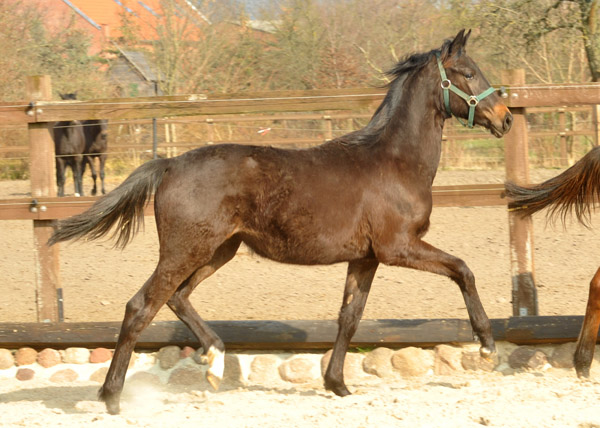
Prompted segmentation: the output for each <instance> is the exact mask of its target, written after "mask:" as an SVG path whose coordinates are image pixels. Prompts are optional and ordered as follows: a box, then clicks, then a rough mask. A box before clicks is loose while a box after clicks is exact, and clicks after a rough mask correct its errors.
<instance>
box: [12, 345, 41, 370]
mask: <svg viewBox="0 0 600 428" xmlns="http://www.w3.org/2000/svg"><path fill="white" fill-rule="evenodd" d="M36 358H37V351H36V350H35V349H33V348H21V349H19V350H17V352H15V364H16V365H17V366H27V365H29V364H33V363H35V360H36Z"/></svg>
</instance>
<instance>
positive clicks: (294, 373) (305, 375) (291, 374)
mask: <svg viewBox="0 0 600 428" xmlns="http://www.w3.org/2000/svg"><path fill="white" fill-rule="evenodd" d="M279 375H280V376H281V379H283V380H285V381H286V382H292V383H306V382H310V381H312V380H314V379H315V376H314V375H313V363H312V362H311V361H310V360H308V359H306V358H303V357H294V358H290V359H289V360H287V361H285V362H284V363H282V364H281V365H280V366H279Z"/></svg>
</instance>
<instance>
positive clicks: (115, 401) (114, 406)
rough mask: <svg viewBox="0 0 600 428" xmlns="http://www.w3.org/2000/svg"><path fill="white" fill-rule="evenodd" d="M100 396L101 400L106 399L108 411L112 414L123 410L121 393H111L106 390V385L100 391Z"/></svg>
mask: <svg viewBox="0 0 600 428" xmlns="http://www.w3.org/2000/svg"><path fill="white" fill-rule="evenodd" d="M98 398H99V399H100V401H104V404H105V405H106V411H107V412H108V413H110V414H111V415H118V414H119V413H120V412H121V407H120V404H119V395H118V394H117V395H109V394H107V393H106V392H105V390H104V387H102V388H100V391H98Z"/></svg>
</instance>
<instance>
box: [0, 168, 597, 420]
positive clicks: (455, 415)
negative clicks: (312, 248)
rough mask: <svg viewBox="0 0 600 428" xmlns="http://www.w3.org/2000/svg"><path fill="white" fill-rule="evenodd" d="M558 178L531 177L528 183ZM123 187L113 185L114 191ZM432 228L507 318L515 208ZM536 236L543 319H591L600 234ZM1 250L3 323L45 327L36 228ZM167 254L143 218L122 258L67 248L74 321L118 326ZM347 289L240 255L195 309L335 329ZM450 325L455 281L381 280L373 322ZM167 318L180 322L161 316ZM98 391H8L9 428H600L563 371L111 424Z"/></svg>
mask: <svg viewBox="0 0 600 428" xmlns="http://www.w3.org/2000/svg"><path fill="white" fill-rule="evenodd" d="M557 173H558V171H556V170H550V171H533V172H532V179H533V181H540V180H542V179H545V178H548V177H550V176H553V175H555V174H557ZM503 176H504V173H503V171H441V172H440V173H439V175H438V178H437V179H436V184H439V185H442V184H474V183H501V182H502V181H503ZM116 184H117V183H116V182H114V181H111V182H110V185H109V188H113V187H115V185H116ZM88 185H89V183H88V182H86V187H87V186H88ZM67 188H68V189H70V188H72V183H70V182H68V183H67ZM28 190H29V184H28V183H27V182H0V198H14V197H26V196H27V193H28ZM88 191H89V190H88ZM431 222H432V225H431V229H430V231H429V233H428V235H427V237H426V240H427V241H428V242H430V243H431V244H433V245H435V246H437V247H439V248H441V249H443V250H445V251H447V252H450V253H452V254H454V255H457V256H459V257H461V258H463V259H464V260H465V261H466V262H467V264H468V265H469V266H470V267H471V269H472V270H473V272H474V274H475V277H476V280H477V284H478V290H479V293H480V296H481V299H482V302H483V305H484V307H485V308H486V311H487V313H488V315H489V316H490V317H491V318H500V317H508V316H510V315H511V313H512V307H511V302H510V300H511V279H510V273H509V249H508V221H507V212H506V209H505V208H503V207H485V208H434V212H433V214H432V217H431ZM534 230H535V238H534V245H535V267H536V282H537V285H538V287H539V304H540V312H541V314H542V315H581V314H583V312H584V310H585V302H586V299H587V290H588V284H589V280H590V279H591V277H592V275H593V274H594V272H595V271H596V269H597V267H598V265H599V264H600V263H598V261H599V259H598V257H597V256H595V255H598V254H600V240H599V239H597V238H598V236H597V232H596V231H595V230H593V229H592V230H587V229H585V228H583V227H581V226H579V225H575V224H571V225H569V226H568V227H567V229H566V230H565V229H563V228H562V226H556V227H550V226H548V227H546V226H545V222H544V220H543V217H541V216H540V217H536V218H535V221H534ZM0 242H1V243H2V248H1V249H0V278H3V286H2V293H0V322H29V321H35V320H36V319H35V304H34V301H35V300H34V295H35V293H34V286H33V281H34V273H33V248H32V226H31V223H30V222H23V221H3V222H0ZM157 254H158V245H157V239H156V232H155V230H154V222H153V218H152V217H147V218H146V229H145V232H144V233H142V234H140V235H138V236H137V237H136V239H135V240H134V241H133V242H132V243H131V244H130V245H129V246H128V247H127V248H126V249H125V250H123V251H118V250H114V249H112V244H111V243H110V242H90V243H73V244H67V245H64V244H62V245H61V261H60V269H61V281H62V288H63V291H64V297H65V318H66V321H68V322H69V321H70V322H75V321H98V320H102V321H113V320H114V321H120V320H121V318H122V315H123V311H124V307H125V303H126V302H127V300H128V299H129V298H130V297H131V296H132V295H133V294H134V293H135V292H136V291H137V290H138V289H139V287H140V286H141V285H142V284H143V282H144V281H145V280H146V279H147V277H148V276H149V275H150V274H151V272H152V270H153V269H154V267H155V264H156V260H157ZM344 278H345V265H334V266H317V267H303V266H288V265H281V264H277V263H273V262H270V261H268V260H264V259H261V258H259V257H257V256H255V255H252V254H250V253H248V252H247V251H244V250H243V249H242V250H241V251H240V254H239V255H238V256H237V257H236V258H235V259H234V260H233V261H231V262H230V263H229V264H227V265H226V266H225V267H223V268H222V269H221V270H220V271H219V272H217V273H216V274H215V275H213V276H212V277H211V278H209V279H207V280H206V281H205V282H204V283H203V284H202V285H200V286H199V287H198V289H197V290H196V292H195V293H194V295H193V298H192V301H193V304H194V306H195V307H196V308H197V310H198V312H199V313H200V314H201V315H202V316H203V317H204V318H206V319H209V320H216V319H231V320H234V319H280V320H284V319H335V318H336V316H337V311H338V309H339V306H340V304H341V298H342V292H343V284H344ZM441 317H453V318H466V317H467V314H466V310H465V306H464V302H463V300H462V298H461V295H460V292H459V290H458V288H457V286H456V285H455V284H454V283H452V282H451V281H450V280H448V279H446V278H441V277H437V276H435V275H431V274H426V273H422V272H415V271H410V270H406V269H398V268H391V267H386V266H381V267H380V268H379V270H378V272H377V275H376V278H375V281H374V283H373V288H372V292H371V295H370V297H369V301H368V303H367V307H366V310H365V315H364V318H441ZM157 319H159V320H170V319H175V318H174V316H173V315H172V314H171V313H170V312H169V311H168V309H163V310H161V312H160V313H159V314H158V316H157ZM596 372H598V370H596ZM599 376H600V375H599ZM593 379H594V378H593ZM97 387H98V386H97V384H92V383H90V382H80V383H76V384H69V385H63V386H61V385H58V386H57V385H56V384H48V383H44V381H42V380H40V381H35V382H33V383H22V382H19V381H16V380H2V382H1V383H0V426H83V425H86V426H88V425H89V426H97V427H104V426H106V427H119V426H192V425H193V426H197V425H204V426H207V425H208V426H218V427H244V426H247V427H255V426H261V427H283V426H286V427H287V426H289V427H315V426H323V427H325V426H327V427H337V426H344V427H367V426H369V427H371V426H398V427H429V426H431V427H471V426H481V425H484V426H497V427H530V426H537V427H578V428H588V427H600V412H598V411H597V408H598V407H597V405H598V398H599V397H600V396H599V394H598V393H599V392H600V384H599V383H598V382H597V381H595V380H592V381H589V382H582V381H579V380H577V379H576V378H575V376H574V373H572V372H571V371H569V370H558V369H552V370H550V371H547V372H543V373H522V374H517V375H511V376H502V375H501V374H498V373H494V374H480V373H467V374H461V375H460V376H455V377H437V376H436V377H424V378H418V379H409V380H401V379H400V380H394V381H389V380H385V381H379V382H375V383H373V384H368V385H355V386H353V388H352V389H353V390H354V391H355V394H354V395H353V396H351V397H346V398H344V399H341V398H338V397H335V396H334V395H332V394H330V393H327V392H325V391H324V390H323V388H322V386H321V385H310V386H308V387H295V388H289V389H286V388H284V389H277V388H272V389H271V388H259V389H257V388H242V389H237V390H229V391H220V392H217V393H214V392H204V391H195V390H193V389H184V390H167V391H161V392H154V391H152V390H149V389H145V390H144V392H143V393H140V394H142V395H138V397H141V398H139V399H138V401H135V400H132V399H129V400H125V403H124V405H123V414H122V415H120V416H110V415H107V414H106V413H105V411H104V406H103V405H102V404H101V403H98V402H96V401H95V394H96V390H97ZM134 395H135V394H134Z"/></svg>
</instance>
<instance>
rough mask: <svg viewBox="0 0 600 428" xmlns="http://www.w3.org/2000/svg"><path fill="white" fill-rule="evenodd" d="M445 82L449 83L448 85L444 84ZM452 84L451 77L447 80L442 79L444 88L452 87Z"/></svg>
mask: <svg viewBox="0 0 600 428" xmlns="http://www.w3.org/2000/svg"><path fill="white" fill-rule="evenodd" d="M444 83H447V84H448V85H447V86H444ZM450 86H452V82H451V81H450V79H446V80H442V88H443V89H450Z"/></svg>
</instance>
